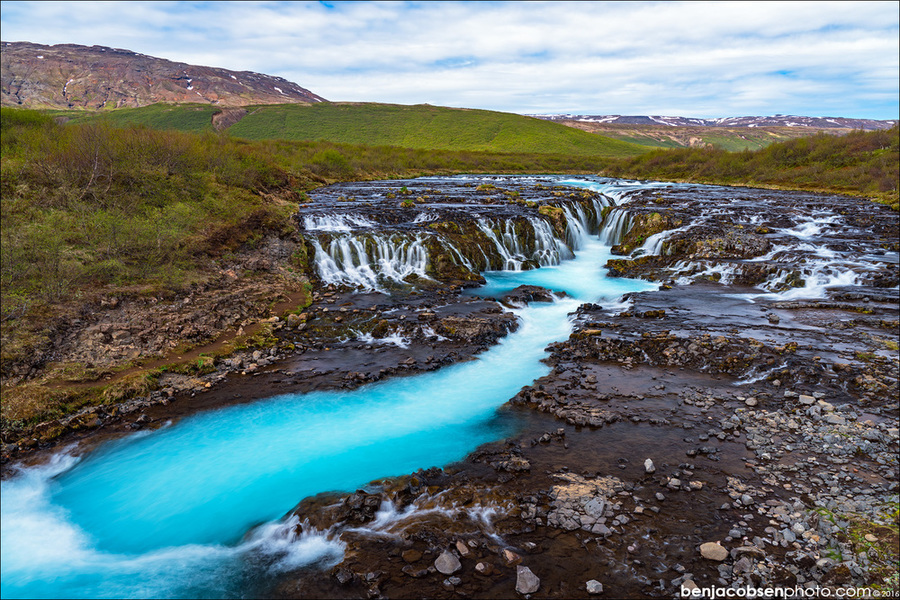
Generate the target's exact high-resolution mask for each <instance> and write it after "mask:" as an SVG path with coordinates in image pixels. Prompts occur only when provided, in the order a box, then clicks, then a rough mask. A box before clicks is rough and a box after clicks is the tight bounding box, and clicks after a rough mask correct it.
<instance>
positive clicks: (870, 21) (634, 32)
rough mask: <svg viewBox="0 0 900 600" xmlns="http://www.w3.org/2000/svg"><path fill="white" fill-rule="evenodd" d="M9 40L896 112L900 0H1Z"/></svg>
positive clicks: (494, 94) (353, 86)
mask: <svg viewBox="0 0 900 600" xmlns="http://www.w3.org/2000/svg"><path fill="white" fill-rule="evenodd" d="M0 8H2V13H0V25H2V38H3V40H4V41H7V42H12V41H29V42H35V43H41V44H59V43H74V44H85V45H94V44H98V45H103V46H112V47H116V48H127V49H129V50H134V51H136V52H141V53H144V54H149V55H152V56H158V57H162V58H168V59H170V60H175V61H181V62H186V63H191V64H201V65H211V66H216V67H225V68H228V69H233V70H249V71H257V72H261V73H266V74H270V75H279V76H281V77H285V78H286V79H289V80H291V81H294V82H296V83H298V84H299V85H301V86H302V87H305V88H307V89H309V90H311V91H313V92H315V93H316V94H319V95H320V96H323V97H325V98H327V99H329V100H334V101H367V102H392V103H398V104H419V103H429V104H435V105H441V106H455V107H470V108H485V109H492V110H502V111H508V112H517V113H561V112H569V113H581V114H632V115H634V114H653V115H679V116H690V117H723V116H740V115H773V114H778V113H781V114H795V115H808V116H840V117H857V118H875V119H896V118H898V111H900V89H898V88H900V84H898V81H900V65H898V63H900V60H898V56H900V2H809V1H806V2H744V3H741V2H684V3H675V2H577V3H567V2H134V1H129V2H2V7H0Z"/></svg>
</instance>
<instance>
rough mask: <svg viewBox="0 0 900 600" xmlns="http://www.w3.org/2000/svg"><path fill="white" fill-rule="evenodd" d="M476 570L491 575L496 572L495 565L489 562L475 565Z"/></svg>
mask: <svg viewBox="0 0 900 600" xmlns="http://www.w3.org/2000/svg"><path fill="white" fill-rule="evenodd" d="M475 571H476V572H477V573H479V574H481V575H490V574H491V573H493V572H494V565H492V564H491V563H488V562H479V563H478V564H476V565H475Z"/></svg>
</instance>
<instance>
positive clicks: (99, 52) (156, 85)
mask: <svg viewBox="0 0 900 600" xmlns="http://www.w3.org/2000/svg"><path fill="white" fill-rule="evenodd" d="M0 49H2V53H0V56H2V60H0V62H2V75H0V100H2V104H3V106H21V107H25V108H63V109H65V108H84V109H92V110H93V109H99V108H123V107H131V108H136V107H140V106H147V105H149V104H155V103H157V102H171V103H180V102H195V103H201V104H214V105H216V106H223V107H231V106H247V105H254V104H288V103H295V104H311V103H314V102H323V101H324V98H322V97H320V96H317V95H316V94H313V93H312V92H310V91H309V90H307V89H304V88H302V87H300V86H298V85H297V84H295V83H292V82H290V81H288V80H286V79H283V78H281V77H272V76H270V75H262V74H260V73H253V72H250V71H229V70H228V69H219V68H215V67H204V66H197V65H189V64H186V63H179V62H172V61H169V60H165V59H162V58H155V57H152V56H147V55H145V54H139V53H137V52H132V51H130V50H122V49H118V48H107V47H105V46H90V47H89V46H79V45H76V44H57V45H55V46H44V45H41V44H32V43H30V42H2V43H0Z"/></svg>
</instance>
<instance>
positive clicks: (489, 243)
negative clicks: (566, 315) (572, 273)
mask: <svg viewBox="0 0 900 600" xmlns="http://www.w3.org/2000/svg"><path fill="white" fill-rule="evenodd" d="M607 205H608V199H606V198H603V197H600V198H596V197H594V198H590V201H578V202H571V203H565V204H563V205H562V206H558V207H557V208H559V209H560V210H562V216H563V217H564V218H565V236H564V238H561V237H560V233H559V231H558V230H557V229H555V228H554V225H553V224H552V222H551V220H550V219H549V218H544V217H542V216H538V215H535V214H531V215H527V216H523V217H515V218H497V219H489V218H485V217H482V218H479V219H477V220H475V221H474V222H470V224H472V225H474V230H475V231H471V230H470V231H471V234H474V237H472V238H471V241H466V242H465V243H460V242H459V241H458V240H457V238H456V237H455V235H450V234H443V233H439V232H437V231H433V230H431V229H427V228H423V229H419V230H418V231H417V232H416V233H413V231H415V230H413V231H408V230H407V231H402V232H398V231H392V232H391V231H388V232H381V233H376V232H365V233H354V232H353V229H356V228H360V227H371V226H374V225H376V224H375V223H373V222H371V221H369V220H368V219H366V218H364V217H357V216H354V215H348V214H335V213H330V214H325V215H318V216H311V215H307V216H305V217H304V218H303V223H304V226H305V228H306V229H307V230H308V231H318V232H322V233H321V234H319V235H317V236H316V237H313V236H310V243H311V246H312V248H313V250H314V251H315V264H316V269H317V271H318V274H319V277H320V279H321V280H322V281H323V282H325V283H328V284H340V285H348V286H351V287H356V288H360V289H364V290H375V291H381V292H385V291H387V289H388V288H390V287H393V286H396V285H409V284H410V283H411V278H423V279H429V280H433V278H432V277H431V276H430V275H429V273H430V272H432V266H433V265H432V264H431V259H432V257H431V255H430V253H429V248H431V249H432V250H435V248H436V247H438V248H441V249H443V250H445V251H446V255H447V256H449V257H450V260H451V261H452V262H453V263H455V264H457V265H459V266H461V267H463V268H465V269H469V270H470V271H476V270H500V271H523V270H527V269H530V268H534V267H549V266H554V265H558V264H560V262H561V261H563V260H568V259H571V258H574V256H575V252H574V251H575V250H578V249H581V248H583V247H584V246H585V244H586V243H587V241H588V240H589V239H591V237H592V236H594V235H597V234H599V235H600V240H601V241H602V242H603V243H604V244H612V243H615V240H618V239H619V238H621V236H622V235H623V234H624V232H625V231H627V227H628V225H629V223H630V221H629V219H628V215H627V214H626V213H625V212H624V211H612V212H611V213H610V217H609V218H607V219H606V221H605V222H604V219H603V210H604V208H606V207H607ZM422 215H427V217H422ZM418 217H422V218H417V219H416V221H415V222H414V223H413V224H418V223H424V222H426V221H428V220H433V219H435V218H436V215H434V214H432V213H427V212H423V213H420V215H418ZM460 225H463V224H462V223H461V224H460Z"/></svg>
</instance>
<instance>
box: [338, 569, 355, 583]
mask: <svg viewBox="0 0 900 600" xmlns="http://www.w3.org/2000/svg"><path fill="white" fill-rule="evenodd" d="M334 578H335V579H337V581H338V583H340V584H341V585H347V584H348V583H350V582H351V581H353V572H352V571H350V569H344V568H341V569H337V570H336V571H335V572H334Z"/></svg>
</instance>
